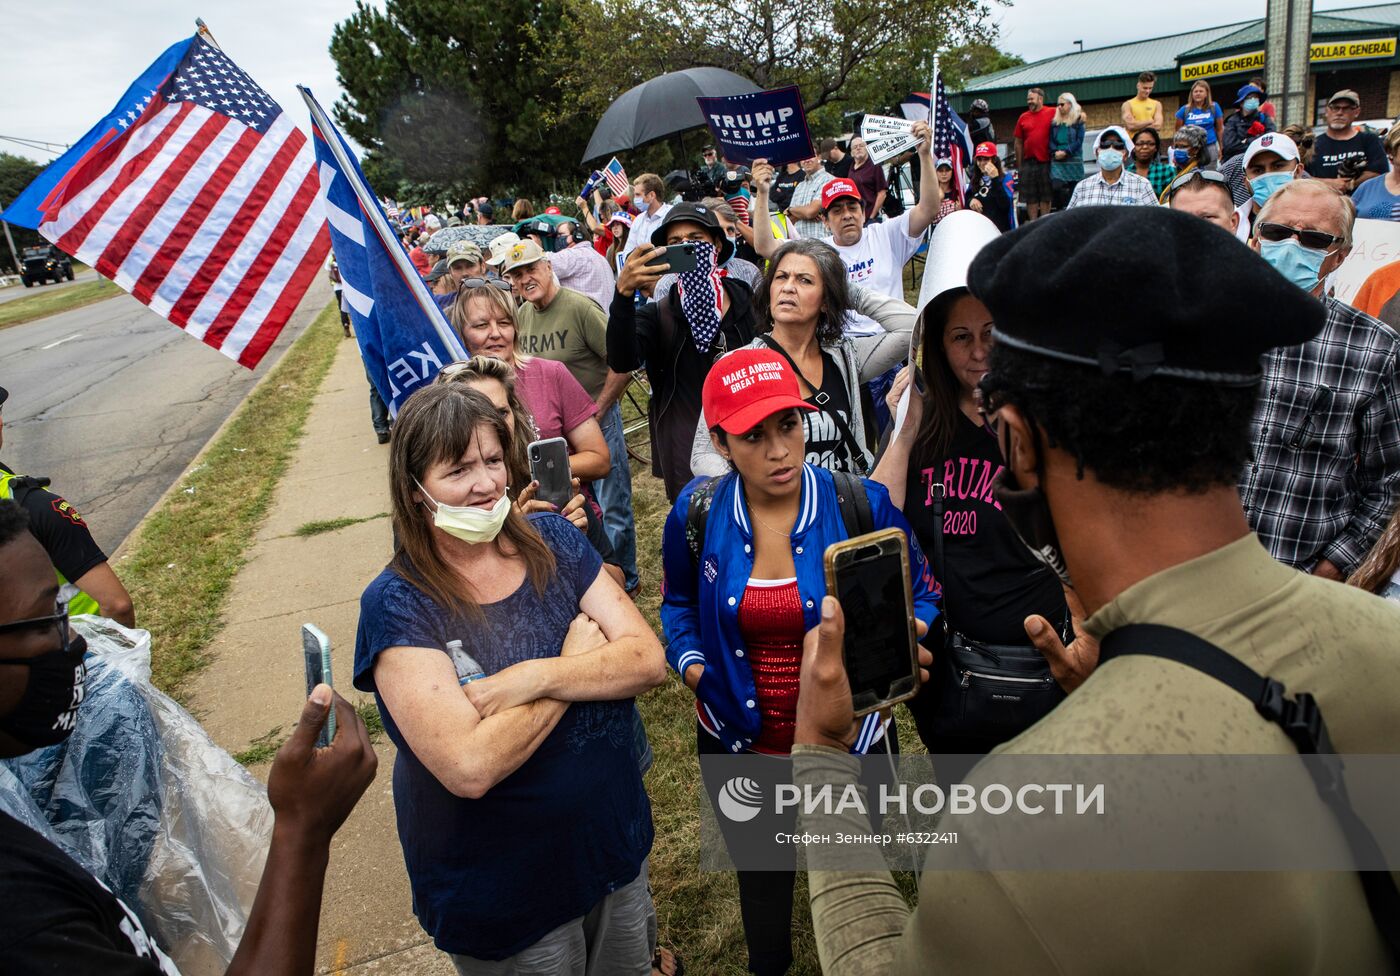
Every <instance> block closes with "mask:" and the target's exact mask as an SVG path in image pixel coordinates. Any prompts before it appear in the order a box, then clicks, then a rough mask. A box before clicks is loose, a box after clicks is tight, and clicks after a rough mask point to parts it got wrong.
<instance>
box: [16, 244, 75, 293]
mask: <svg viewBox="0 0 1400 976" xmlns="http://www.w3.org/2000/svg"><path fill="white" fill-rule="evenodd" d="M21 260H22V261H23V262H24V269H23V270H22V271H21V273H20V277H21V278H23V279H24V287H26V288H33V287H34V282H36V281H37V282H40V283H43V282H47V281H53V282H54V283H58V282H60V281H62V280H63V279H65V278H67V279H68V280H69V281H72V280H73V262H72V261H71V260H70V259H69V257H68V255H66V254H64V253H63V252H62V251H60V250H59V249H58V248H56V247H54V246H53V245H52V244H45V245H43V246H41V247H26V248H25V249H24V257H23V258H22V259H21Z"/></svg>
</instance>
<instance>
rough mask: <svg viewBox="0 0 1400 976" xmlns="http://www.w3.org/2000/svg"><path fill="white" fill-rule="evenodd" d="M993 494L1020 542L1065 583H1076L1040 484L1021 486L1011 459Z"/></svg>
mask: <svg viewBox="0 0 1400 976" xmlns="http://www.w3.org/2000/svg"><path fill="white" fill-rule="evenodd" d="M1010 453H1011V452H1010V451H1009V450H1003V451H1002V454H1003V456H1005V457H1007V458H1008V459H1009V458H1010ZM1039 470H1040V476H1041V477H1042V478H1044V477H1045V471H1044V467H1043V465H1042V466H1039ZM992 497H993V498H994V499H996V502H997V504H998V505H1000V506H1001V512H1002V514H1003V515H1005V516H1006V521H1008V522H1010V523H1011V528H1012V529H1013V530H1014V531H1015V532H1016V535H1017V536H1018V537H1019V538H1020V540H1021V542H1022V543H1024V544H1025V547H1026V548H1027V549H1029V550H1030V551H1031V555H1033V556H1035V558H1036V559H1038V560H1040V561H1041V562H1042V563H1044V564H1045V565H1046V566H1048V567H1049V568H1050V570H1051V571H1052V572H1053V573H1054V574H1055V575H1056V576H1058V577H1059V578H1060V582H1061V583H1063V584H1064V585H1065V586H1073V584H1072V583H1071V582H1070V578H1069V567H1068V566H1066V565H1065V553H1064V549H1063V548H1062V547H1061V546H1060V536H1059V534H1058V533H1057V532H1056V531H1055V520H1054V519H1053V518H1052V517H1051V515H1050V503H1049V502H1048V501H1046V500H1045V492H1043V491H1041V490H1040V486H1039V485H1036V486H1035V487H1034V488H1022V487H1021V486H1020V485H1019V484H1017V482H1016V476H1015V475H1013V474H1012V473H1011V466H1010V463H1009V461H1008V463H1006V464H1003V465H1002V469H1001V472H1000V473H999V474H998V475H997V476H996V477H995V478H994V479H992Z"/></svg>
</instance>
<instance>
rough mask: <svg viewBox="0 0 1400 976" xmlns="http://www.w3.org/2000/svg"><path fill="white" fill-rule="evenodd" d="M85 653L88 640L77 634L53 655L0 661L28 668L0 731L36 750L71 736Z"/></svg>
mask: <svg viewBox="0 0 1400 976" xmlns="http://www.w3.org/2000/svg"><path fill="white" fill-rule="evenodd" d="M86 653H87V640H86V639H84V638H83V636H82V635H81V634H78V635H75V636H74V637H72V638H71V639H69V640H67V641H65V642H64V645H63V647H61V648H59V649H58V650H56V651H49V652H48V653H47V654H40V655H39V656H38V657H31V658H21V659H13V658H10V659H6V660H4V661H0V664H6V665H11V666H14V665H20V666H24V667H28V668H29V683H28V684H27V685H26V686H25V688H24V695H23V696H22V697H21V698H20V700H19V703H18V704H16V705H15V707H14V708H12V709H10V711H9V713H8V714H6V715H5V716H4V717H3V718H0V731H4V732H7V733H9V734H10V735H11V736H13V737H14V738H16V739H18V740H19V741H20V742H22V743H24V744H25V745H27V746H32V747H33V748H35V749H39V748H42V747H43V746H51V745H55V744H57V743H59V742H62V741H63V740H64V739H66V738H68V737H69V736H70V735H72V734H73V726H74V725H76V724H77V721H78V706H79V705H81V704H82V701H83V693H84V683H85V681H86V679H87V669H86V668H85V667H84V666H83V655H84V654H86Z"/></svg>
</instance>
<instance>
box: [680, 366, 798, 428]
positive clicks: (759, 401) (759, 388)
mask: <svg viewBox="0 0 1400 976" xmlns="http://www.w3.org/2000/svg"><path fill="white" fill-rule="evenodd" d="M700 405H701V407H702V409H703V410H704V411H705V424H706V426H708V427H718V428H719V429H720V430H723V431H724V432H725V433H728V434H742V433H744V432H745V431H747V430H750V429H752V428H753V427H754V425H756V424H760V423H762V422H763V421H764V420H766V419H767V418H769V417H771V416H773V414H775V413H780V412H781V411H784V410H793V409H796V410H815V409H816V407H814V406H812V405H811V404H810V403H807V402H805V401H804V400H803V399H802V396H801V393H800V390H799V389H798V386H797V376H796V374H795V373H793V371H792V367H791V366H789V365H788V364H787V361H786V360H785V359H783V357H782V354H781V353H777V352H774V351H773V350H772V349H768V348H766V347H765V348H763V349H736V350H734V352H731V353H730V354H729V355H727V356H724V357H722V358H721V359H720V360H719V361H718V362H716V363H715V364H714V365H713V366H711V367H710V372H709V375H707V376H706V377H705V387H704V389H703V390H702V391H701V393H700Z"/></svg>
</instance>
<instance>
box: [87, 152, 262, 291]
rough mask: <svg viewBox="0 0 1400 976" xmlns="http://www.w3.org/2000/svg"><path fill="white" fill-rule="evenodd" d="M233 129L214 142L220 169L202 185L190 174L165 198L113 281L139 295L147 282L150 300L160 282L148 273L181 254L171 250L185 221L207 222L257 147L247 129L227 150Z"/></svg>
mask: <svg viewBox="0 0 1400 976" xmlns="http://www.w3.org/2000/svg"><path fill="white" fill-rule="evenodd" d="M232 128H233V127H230V129H226V130H225V131H224V132H223V133H221V134H220V140H219V141H218V142H216V143H215V145H214V152H217V153H222V154H223V161H222V162H220V163H219V166H218V169H216V170H215V171H214V173H213V175H212V176H211V177H210V178H209V180H208V182H206V183H204V185H202V186H201V185H200V181H199V176H198V174H195V173H190V174H187V175H186V177H185V179H184V180H183V181H181V183H180V184H179V187H178V192H176V193H175V194H173V199H167V200H165V201H163V202H162V203H161V206H160V207H159V208H158V209H157V210H156V212H155V213H153V214H152V215H151V221H150V223H148V224H147V225H146V227H145V228H144V229H143V234H144V237H143V239H141V240H134V241H132V246H131V247H129V248H128V249H127V253H126V255H125V256H124V257H123V259H122V262H121V264H120V266H119V267H118V268H117V269H116V271H115V272H114V273H113V274H112V276H111V277H112V280H113V281H115V282H117V284H119V285H121V286H122V287H123V288H125V289H127V290H128V291H130V292H131V293H132V294H135V295H137V297H138V298H139V297H141V294H142V293H141V292H140V291H138V288H139V287H140V286H141V284H142V283H143V282H145V283H146V285H145V288H144V294H145V299H146V300H149V298H150V295H151V293H152V292H154V290H155V286H156V282H154V281H153V280H152V278H151V277H150V276H148V272H153V271H154V269H156V268H159V267H168V264H169V262H171V261H173V260H174V259H175V258H177V257H178V256H179V251H178V250H174V251H173V253H171V249H173V247H174V240H175V239H176V238H177V237H178V236H179V235H180V232H181V229H182V221H183V220H188V221H190V222H192V223H198V222H201V221H203V220H204V218H205V217H206V216H207V215H208V213H209V211H210V210H211V209H213V206H214V203H215V202H216V201H217V200H218V199H219V198H220V197H221V196H222V195H223V193H224V192H225V191H226V190H227V189H228V188H229V185H230V184H231V183H232V182H233V179H234V177H235V176H236V175H237V174H238V171H239V169H240V168H242V166H243V164H244V163H245V162H246V161H247V159H248V157H249V156H250V155H251V154H252V152H253V150H254V148H255V147H256V146H257V144H258V136H257V133H254V132H251V131H248V130H246V129H245V130H244V131H243V132H242V133H241V134H237V137H236V139H235V140H234V142H233V144H232V146H230V147H229V149H228V150H227V152H224V149H223V139H224V138H225V137H227V136H228V135H230V133H231V131H232ZM187 200H188V201H191V202H190V203H189V205H188V206H186V205H185V201H187ZM124 236H125V235H124ZM109 250H110V248H109Z"/></svg>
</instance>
